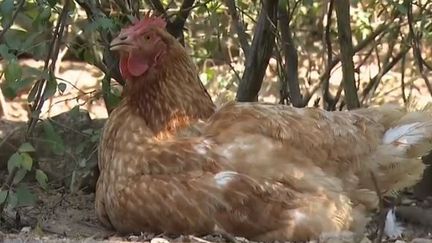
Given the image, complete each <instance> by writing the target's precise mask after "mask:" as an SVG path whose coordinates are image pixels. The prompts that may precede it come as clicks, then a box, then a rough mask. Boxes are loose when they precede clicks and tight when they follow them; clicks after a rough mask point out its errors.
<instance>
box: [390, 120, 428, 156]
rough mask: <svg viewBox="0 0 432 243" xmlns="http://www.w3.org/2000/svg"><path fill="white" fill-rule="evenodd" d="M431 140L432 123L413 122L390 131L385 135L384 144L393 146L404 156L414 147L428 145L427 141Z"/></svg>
mask: <svg viewBox="0 0 432 243" xmlns="http://www.w3.org/2000/svg"><path fill="white" fill-rule="evenodd" d="M431 139H432V122H413V123H409V124H404V125H400V126H396V127H393V128H390V129H388V130H387V131H386V133H385V134H384V137H383V143H384V144H391V145H392V146H393V147H395V148H396V150H397V151H398V152H399V153H398V154H399V155H400V156H402V155H403V154H404V153H406V152H407V151H408V150H409V149H411V148H412V147H413V146H416V145H421V144H422V143H428V141H427V140H431ZM421 155H422V154H421ZM421 155H418V156H421Z"/></svg>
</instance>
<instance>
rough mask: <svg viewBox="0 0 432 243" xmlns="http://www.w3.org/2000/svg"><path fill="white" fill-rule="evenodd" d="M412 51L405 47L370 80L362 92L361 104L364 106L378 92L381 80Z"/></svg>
mask: <svg viewBox="0 0 432 243" xmlns="http://www.w3.org/2000/svg"><path fill="white" fill-rule="evenodd" d="M410 49H411V47H404V48H403V49H402V50H401V51H400V52H399V54H398V55H397V56H395V57H394V58H393V59H392V60H391V61H390V62H388V63H387V65H384V66H383V67H382V68H381V69H380V71H379V72H378V73H377V74H376V75H375V76H374V77H373V78H372V79H371V80H370V82H369V83H368V84H367V85H366V87H365V89H364V90H363V92H362V96H363V97H362V99H361V103H362V104H364V103H365V102H366V101H367V100H368V99H370V98H371V97H372V95H373V93H374V92H375V90H376V87H377V86H378V84H379V82H380V80H381V78H382V77H383V76H384V75H385V74H386V73H388V72H389V71H390V70H391V69H392V68H393V67H394V66H395V65H396V64H397V63H398V62H399V61H400V60H401V59H402V57H403V56H405V55H406V53H407V52H408V51H409V50H410Z"/></svg>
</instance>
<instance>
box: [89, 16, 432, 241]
mask: <svg viewBox="0 0 432 243" xmlns="http://www.w3.org/2000/svg"><path fill="white" fill-rule="evenodd" d="M111 49H112V50H118V51H119V53H120V58H121V61H120V70H121V72H122V75H123V76H124V78H125V79H127V84H126V89H125V93H124V97H125V98H124V100H123V101H122V103H121V104H120V105H119V107H117V108H116V109H115V110H114V111H113V112H112V114H111V116H110V117H109V119H108V121H107V123H106V125H105V128H104V131H103V135H102V139H101V144H100V151H99V168H100V171H101V175H100V178H99V180H98V183H97V190H96V211H97V215H98V217H99V219H100V220H101V221H102V223H103V224H104V225H105V226H107V227H113V228H114V229H115V230H117V231H118V232H121V233H139V232H154V233H174V234H207V233H212V232H215V231H225V232H227V233H231V234H234V235H238V236H244V237H247V238H250V239H254V240H264V241H270V240H305V239H310V238H315V237H318V236H319V235H320V234H321V233H329V232H340V231H345V230H349V231H358V230H362V229H363V228H364V225H365V223H366V219H367V217H368V213H369V212H370V211H371V210H373V209H375V208H376V207H377V203H378V198H377V195H376V193H375V189H374V185H373V183H372V180H371V171H373V173H374V174H375V175H376V177H377V179H378V184H379V187H380V189H381V190H382V192H383V193H384V194H390V193H394V192H397V191H399V190H400V189H403V188H405V187H408V186H411V185H413V184H414V183H416V181H417V180H419V178H420V177H421V176H422V173H423V170H424V167H425V166H424V165H423V164H422V162H421V160H420V159H419V158H418V157H419V156H420V155H423V154H424V153H426V152H427V151H428V150H429V149H430V148H431V140H432V139H431V138H432V121H431V115H430V114H429V113H425V112H415V113H407V112H405V111H404V110H403V109H400V108H397V107H391V106H385V107H380V108H368V109H359V110H355V111H343V112H327V111H323V110H320V109H316V108H304V109H297V108H292V107H288V106H283V105H272V104H257V103H229V104H227V105H224V106H223V107H221V108H220V109H219V110H217V111H215V107H214V105H213V103H212V101H211V98H210V97H209V95H208V94H207V93H206V91H205V89H204V87H203V85H202V84H201V82H200V81H199V79H198V75H197V71H196V69H195V66H194V64H193V62H192V61H191V59H190V58H189V56H188V54H187V53H186V51H185V49H184V48H183V47H182V46H181V45H180V44H179V43H178V41H177V40H176V39H175V38H174V37H172V36H171V35H169V34H168V33H167V32H166V30H165V22H164V21H163V20H162V19H160V18H157V17H149V16H147V17H145V18H144V19H143V20H141V21H139V22H136V23H134V24H133V25H131V26H130V27H128V28H125V29H123V30H122V31H121V33H120V34H119V35H118V37H117V38H115V39H114V40H113V41H112V47H111Z"/></svg>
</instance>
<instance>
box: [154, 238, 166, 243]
mask: <svg viewBox="0 0 432 243" xmlns="http://www.w3.org/2000/svg"><path fill="white" fill-rule="evenodd" d="M150 243H170V242H169V241H168V240H166V239H164V238H153V239H152V240H151V241H150Z"/></svg>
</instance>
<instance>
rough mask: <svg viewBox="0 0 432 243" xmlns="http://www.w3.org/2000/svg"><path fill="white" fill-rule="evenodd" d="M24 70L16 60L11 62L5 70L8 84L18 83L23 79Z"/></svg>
mask: <svg viewBox="0 0 432 243" xmlns="http://www.w3.org/2000/svg"><path fill="white" fill-rule="evenodd" d="M21 76H22V69H21V67H20V65H19V64H18V63H17V61H16V60H14V59H13V60H11V61H10V62H9V64H8V65H7V66H6V69H5V79H6V81H7V82H11V83H12V82H16V81H17V80H19V79H21Z"/></svg>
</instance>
